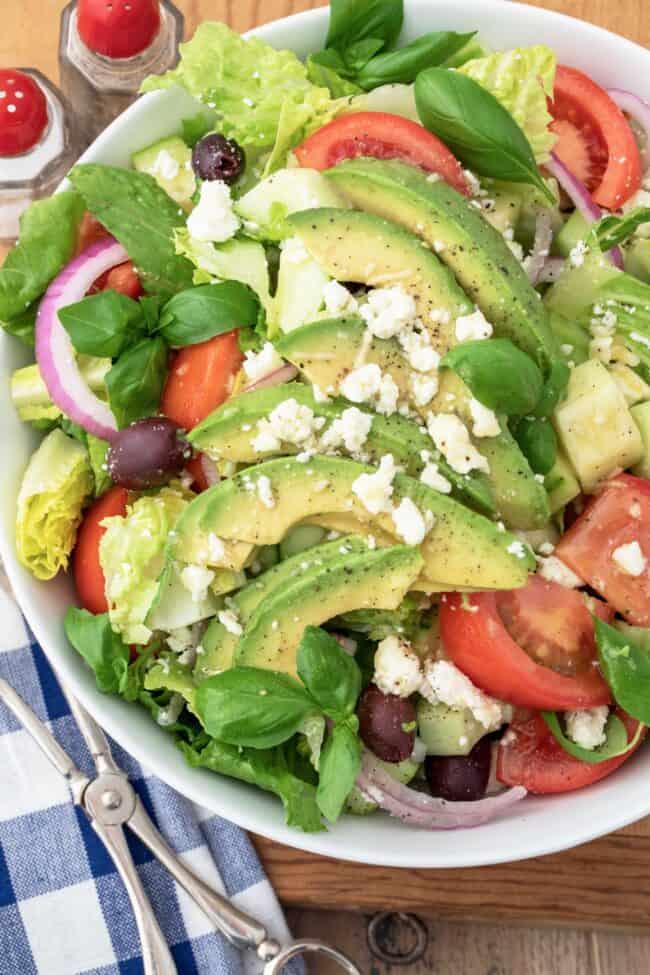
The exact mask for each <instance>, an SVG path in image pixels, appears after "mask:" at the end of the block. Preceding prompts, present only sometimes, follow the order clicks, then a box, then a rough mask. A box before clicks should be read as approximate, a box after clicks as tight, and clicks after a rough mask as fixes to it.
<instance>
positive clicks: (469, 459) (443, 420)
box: [427, 413, 490, 474]
mask: <svg viewBox="0 0 650 975" xmlns="http://www.w3.org/2000/svg"><path fill="white" fill-rule="evenodd" d="M427 429H428V431H429V435H430V436H431V439H432V440H433V442H434V443H435V445H436V447H437V448H438V450H439V451H440V453H441V454H442V455H443V457H444V458H445V460H446V461H447V463H448V464H449V465H450V467H452V468H453V469H454V470H455V471H456V473H458V474H469V472H470V471H474V470H478V471H485V473H486V474H487V473H489V470H490V467H489V464H488V462H487V459H486V458H485V457H483V455H482V454H481V453H479V451H478V450H477V449H476V447H475V446H474V444H473V443H472V441H471V440H470V438H469V431H468V429H467V427H466V426H465V424H464V423H463V422H462V420H459V418H458V417H457V416H455V415H454V414H453V413H438V414H436V415H433V414H431V415H429V418H428V420H427Z"/></svg>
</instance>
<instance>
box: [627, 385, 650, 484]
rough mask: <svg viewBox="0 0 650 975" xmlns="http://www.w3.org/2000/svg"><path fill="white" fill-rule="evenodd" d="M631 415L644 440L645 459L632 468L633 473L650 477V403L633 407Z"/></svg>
mask: <svg viewBox="0 0 650 975" xmlns="http://www.w3.org/2000/svg"><path fill="white" fill-rule="evenodd" d="M630 413H631V414H632V416H633V417H634V422H635V423H636V425H637V427H638V428H639V431H640V433H641V439H642V440H643V457H642V458H641V460H640V461H639V462H638V464H637V465H636V466H635V467H633V468H632V471H633V473H634V474H638V475H639V477H650V402H647V403H639V404H638V406H633V407H632V409H631V410H630Z"/></svg>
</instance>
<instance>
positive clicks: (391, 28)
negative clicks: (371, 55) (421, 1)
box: [325, 0, 404, 48]
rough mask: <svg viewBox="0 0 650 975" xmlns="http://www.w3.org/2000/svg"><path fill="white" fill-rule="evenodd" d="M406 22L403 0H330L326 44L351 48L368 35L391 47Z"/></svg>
mask: <svg viewBox="0 0 650 975" xmlns="http://www.w3.org/2000/svg"><path fill="white" fill-rule="evenodd" d="M403 21H404V0H331V3H330V23H329V30H328V32H327V41H326V43H325V46H326V47H337V48H341V47H349V46H350V44H354V43H356V42H357V41H361V40H364V39H365V38H367V37H377V38H381V40H382V41H383V42H384V45H385V47H392V46H393V44H394V43H395V41H396V40H397V38H398V37H399V34H400V31H401V30H402V23H403Z"/></svg>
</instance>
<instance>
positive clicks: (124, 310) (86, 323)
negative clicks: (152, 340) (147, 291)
mask: <svg viewBox="0 0 650 975" xmlns="http://www.w3.org/2000/svg"><path fill="white" fill-rule="evenodd" d="M59 321H60V322H61V324H62V325H63V327H64V328H65V330H66V331H67V333H68V335H69V336H70V340H71V342H72V344H73V345H74V347H75V349H76V350H77V352H83V353H84V354H85V355H96V356H102V357H104V358H107V359H115V358H117V356H118V355H119V354H120V353H121V352H123V351H124V349H125V348H127V347H128V346H129V345H134V344H135V343H136V342H137V341H138V340H139V339H140V338H142V332H143V325H144V321H143V315H142V309H141V308H140V305H139V304H138V302H137V301H133V299H132V298H127V296H126V295H122V294H118V292H117V291H113V290H112V289H111V290H108V291H100V292H99V294H96V295H89V296H88V297H87V298H82V300H81V301H76V302H75V303H74V304H73V305H67V306H66V307H65V308H62V309H61V311H60V312H59Z"/></svg>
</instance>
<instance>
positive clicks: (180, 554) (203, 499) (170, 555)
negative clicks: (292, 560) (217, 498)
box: [165, 484, 255, 572]
mask: <svg viewBox="0 0 650 975" xmlns="http://www.w3.org/2000/svg"><path fill="white" fill-rule="evenodd" d="M215 487H219V485H218V484H216V485H215ZM213 491H214V487H213V488H208V490H207V491H203V492H202V493H201V494H198V495H197V496H196V497H195V498H194V499H193V500H192V501H190V503H189V505H188V506H187V508H185V510H184V511H183V513H182V515H181V516H180V518H179V519H178V521H177V522H176V526H175V528H174V532H173V533H171V534H170V538H169V540H168V542H167V549H166V552H165V558H166V560H167V563H168V564H170V563H172V562H183V563H185V564H186V565H209V566H217V565H218V566H219V568H223V569H231V570H233V571H234V572H239V571H240V570H241V569H243V568H244V566H245V565H246V564H247V563H248V562H249V560H250V558H251V556H252V555H253V552H254V550H255V546H254V545H251V544H250V543H249V542H241V541H237V540H236V539H232V540H228V539H221V541H222V542H223V546H224V554H223V557H222V558H221V559H220V560H219V562H218V563H216V562H215V561H214V559H213V558H212V557H211V554H210V539H209V534H210V533H209V532H202V531H201V519H202V518H203V515H204V513H205V511H206V510H207V508H208V507H209V505H210V501H211V497H212V492H213Z"/></svg>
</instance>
